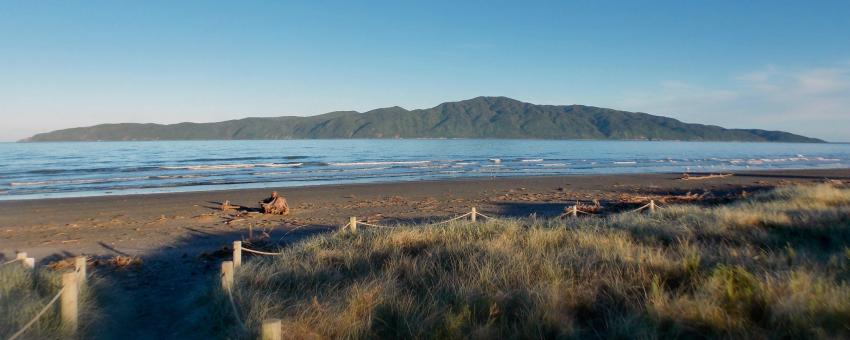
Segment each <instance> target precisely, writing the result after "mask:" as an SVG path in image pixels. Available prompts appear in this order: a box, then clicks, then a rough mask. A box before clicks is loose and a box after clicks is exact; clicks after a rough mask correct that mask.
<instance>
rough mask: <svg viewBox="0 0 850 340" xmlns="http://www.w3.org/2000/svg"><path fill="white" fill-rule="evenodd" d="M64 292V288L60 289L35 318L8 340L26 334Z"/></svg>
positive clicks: (13, 339)
mask: <svg viewBox="0 0 850 340" xmlns="http://www.w3.org/2000/svg"><path fill="white" fill-rule="evenodd" d="M64 291H65V288H64V287H63V288H62V289H60V290H59V292H58V293H56V295H55V296H53V298H52V299H50V302H48V303H47V304H46V305H44V308H42V309H41V311H39V312H38V314H36V315H35V317H33V318H32V320H30V321H29V322H27V324H26V325H24V327H22V328H21V329H20V330H19V331H17V332H15V334H12V336H10V337H9V340H15V339H17V338H18V337H19V336H21V334H24V332H26V331H27V330H28V329H29V328H30V327H31V326H32V325H33V324H35V322H36V321H38V319H39V318H41V316H42V315H44V313H47V309H48V308H50V306H53V304H54V303H56V301H57V300H59V298H60V297H61V296H62V292H64Z"/></svg>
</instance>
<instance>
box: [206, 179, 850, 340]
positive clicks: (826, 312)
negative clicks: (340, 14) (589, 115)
mask: <svg viewBox="0 0 850 340" xmlns="http://www.w3.org/2000/svg"><path fill="white" fill-rule="evenodd" d="M848 245H850V190H846V189H838V188H834V187H830V186H827V185H821V186H813V187H793V188H782V189H777V190H775V191H773V192H770V193H767V194H763V195H760V196H756V197H753V198H752V199H750V200H746V201H741V202H738V203H735V204H732V205H728V206H720V207H714V208H705V207H696V206H670V207H667V208H664V209H661V210H659V212H658V213H656V214H653V215H638V214H622V215H615V216H611V217H607V218H583V219H578V220H572V219H568V220H551V221H550V220H541V219H519V220H505V221H488V222H484V223H481V222H479V223H477V224H471V223H468V222H459V223H455V224H449V225H443V226H435V227H422V226H404V227H401V228H398V229H392V230H386V229H379V230H368V229H366V230H360V231H359V232H358V233H351V232H340V233H336V234H331V235H323V236H318V237H315V238H312V239H309V240H307V241H304V242H301V243H298V244H297V245H295V246H293V247H290V248H287V249H285V250H284V253H283V255H281V256H277V257H258V258H254V259H251V260H250V261H248V263H247V264H245V265H243V267H242V268H241V269H240V270H239V271H238V272H237V277H236V288H235V291H234V296H235V298H236V300H237V304H238V306H239V313H240V315H241V316H242V318H243V319H244V320H245V322H246V324H247V331H242V330H239V329H238V328H236V327H234V328H233V334H234V335H250V334H249V333H252V332H256V330H258V329H259V323H260V322H261V321H262V320H263V319H266V318H281V319H283V328H284V334H286V335H287V336H288V337H292V338H311V337H315V338H328V337H329V338H398V337H403V338H469V337H473V338H555V337H629V338H633V337H649V338H653V337H664V338H667V337H690V336H698V337H756V338H761V337H848V336H850V283H848V279H850V248H848ZM221 312H222V313H223V314H227V313H228V312H229V311H228V310H226V309H221ZM223 317H227V316H226V315H223Z"/></svg>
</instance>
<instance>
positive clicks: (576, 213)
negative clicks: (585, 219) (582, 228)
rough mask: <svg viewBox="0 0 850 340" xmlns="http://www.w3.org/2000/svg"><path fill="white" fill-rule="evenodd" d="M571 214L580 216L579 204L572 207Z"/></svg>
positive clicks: (576, 216)
mask: <svg viewBox="0 0 850 340" xmlns="http://www.w3.org/2000/svg"><path fill="white" fill-rule="evenodd" d="M570 215H572V216H573V217H575V218H578V205H573V207H572V208H570Z"/></svg>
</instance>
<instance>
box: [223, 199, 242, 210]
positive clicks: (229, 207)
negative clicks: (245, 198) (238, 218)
mask: <svg viewBox="0 0 850 340" xmlns="http://www.w3.org/2000/svg"><path fill="white" fill-rule="evenodd" d="M220 208H221V211H229V210H234V209H239V208H240V207H239V206H238V205H233V204H230V201H224V203H222V204H221V207H220Z"/></svg>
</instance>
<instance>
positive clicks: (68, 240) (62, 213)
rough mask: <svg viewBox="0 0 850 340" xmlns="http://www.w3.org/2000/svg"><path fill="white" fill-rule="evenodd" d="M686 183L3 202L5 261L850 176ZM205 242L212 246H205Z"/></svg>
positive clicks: (515, 183) (587, 181)
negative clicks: (227, 205) (228, 206)
mask: <svg viewBox="0 0 850 340" xmlns="http://www.w3.org/2000/svg"><path fill="white" fill-rule="evenodd" d="M680 177H681V174H641V175H586V176H555V177H518V178H481V179H463V180H446V181H424V182H401V183H379V184H354V185H328V186H313V187H298V188H268V189H247V190H223V191H206V192H189V193H172V194H150V195H128V196H107V197H87V198H62V199H45V200H22V201H2V202H0V227H2V228H1V229H0V252H2V254H3V255H4V256H5V257H7V258H8V257H9V256H13V255H14V252H15V251H19V250H25V251H27V252H28V253H30V254H32V255H35V256H36V257H37V258H40V259H44V258H46V257H49V256H51V255H61V254H91V255H97V254H102V255H108V254H132V255H144V254H145V253H146V252H151V251H157V250H161V249H163V248H165V249H167V248H168V247H170V246H173V244H174V243H176V242H180V243H182V241H183V240H185V239H187V238H193V237H201V238H202V239H210V238H217V236H220V235H221V236H230V235H234V234H236V235H239V234H245V235H247V232H248V229H249V226H251V227H252V229H253V230H255V231H256V232H257V233H261V232H263V231H265V232H267V233H269V234H270V235H277V234H281V233H286V232H287V231H290V230H292V229H295V228H298V230H297V233H301V232H314V231H321V230H330V229H334V228H337V227H339V226H341V225H343V224H345V223H346V221H347V220H348V218H349V216H359V217H362V218H365V219H367V220H369V221H370V222H373V223H375V222H381V223H383V224H387V223H397V222H417V221H423V220H439V219H443V218H448V217H451V216H454V215H457V214H460V213H464V212H466V211H468V210H469V208H470V207H472V206H475V207H477V208H478V209H479V210H480V211H482V212H485V213H489V214H494V215H499V216H516V217H524V216H528V215H529V214H537V215H539V216H552V215H557V214H559V213H560V212H562V211H563V209H564V207H565V206H566V205H568V204H570V203H571V202H575V201H577V200H578V201H583V202H590V201H592V200H599V201H601V202H602V204H603V206H604V205H606V204H607V205H613V206H617V205H618V203H619V202H620V201H623V200H624V199H626V198H628V197H632V196H635V197H643V196H645V197H653V196H664V195H681V194H684V193H688V192H690V193H692V194H704V193H709V194H710V195H711V196H713V197H714V198H723V197H727V196H729V195H733V196H734V194H739V193H740V191H750V192H752V191H755V190H759V189H764V188H769V187H773V186H776V185H783V184H791V183H810V182H823V181H825V180H839V181H845V180H850V169H834V170H778V171H754V172H738V173H736V174H735V175H734V176H731V177H725V178H714V179H704V180H688V181H684V180H681V179H680ZM271 191H278V192H280V193H281V194H282V195H283V196H284V197H286V199H287V200H288V201H289V204H290V206H291V207H292V213H291V214H290V215H288V216H269V215H261V214H254V213H247V214H246V213H239V212H238V211H230V212H222V211H220V209H219V206H220V203H221V202H224V201H225V200H228V201H230V202H231V203H232V204H234V205H240V206H245V207H257V203H258V201H260V200H261V199H263V198H265V197H267V196H268V195H269V193H270V192H271ZM202 243H206V242H202ZM221 245H224V243H222V244H221Z"/></svg>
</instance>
